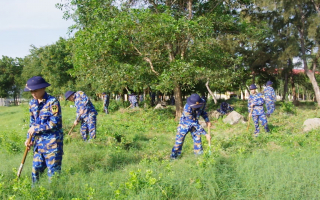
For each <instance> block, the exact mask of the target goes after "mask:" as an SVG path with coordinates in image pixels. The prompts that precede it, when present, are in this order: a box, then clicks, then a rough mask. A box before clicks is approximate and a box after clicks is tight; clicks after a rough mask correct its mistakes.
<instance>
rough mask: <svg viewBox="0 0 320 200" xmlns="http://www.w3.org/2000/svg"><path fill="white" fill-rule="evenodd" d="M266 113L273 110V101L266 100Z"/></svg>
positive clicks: (270, 112) (268, 113)
mask: <svg viewBox="0 0 320 200" xmlns="http://www.w3.org/2000/svg"><path fill="white" fill-rule="evenodd" d="M266 107H267V115H271V114H272V113H273V112H274V110H275V105H274V102H273V101H266Z"/></svg>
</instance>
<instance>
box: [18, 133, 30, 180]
mask: <svg viewBox="0 0 320 200" xmlns="http://www.w3.org/2000/svg"><path fill="white" fill-rule="evenodd" d="M31 139H32V137H29V138H28V140H27V144H29V143H30V141H31ZM28 152H29V149H28V147H27V146H26V149H25V150H24V154H23V158H22V161H21V164H20V167H19V170H18V173H17V176H18V178H20V175H21V172H22V169H23V165H24V162H25V161H26V158H27V155H28Z"/></svg>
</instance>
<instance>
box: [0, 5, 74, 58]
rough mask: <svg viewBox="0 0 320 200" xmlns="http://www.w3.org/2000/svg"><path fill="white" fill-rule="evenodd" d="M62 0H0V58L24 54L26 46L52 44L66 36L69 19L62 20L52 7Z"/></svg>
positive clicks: (56, 10)
mask: <svg viewBox="0 0 320 200" xmlns="http://www.w3.org/2000/svg"><path fill="white" fill-rule="evenodd" d="M63 2H64V1H62V0H0V59H1V58H2V56H3V55H4V56H9V57H13V58H15V57H25V56H26V55H28V54H30V52H29V50H30V49H31V47H30V45H35V46H36V47H42V46H46V45H50V44H54V43H55V42H56V41H58V39H59V37H63V38H68V37H69V36H68V34H67V32H68V27H69V26H71V25H72V24H73V21H71V20H69V21H66V20H64V19H62V17H63V12H62V11H61V10H59V9H57V8H56V7H55V4H56V3H63Z"/></svg>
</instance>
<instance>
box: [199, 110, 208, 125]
mask: <svg viewBox="0 0 320 200" xmlns="http://www.w3.org/2000/svg"><path fill="white" fill-rule="evenodd" d="M201 116H202V118H203V119H204V121H205V122H206V123H208V122H209V123H210V120H209V117H208V113H207V112H206V111H205V109H203V110H202V112H201Z"/></svg>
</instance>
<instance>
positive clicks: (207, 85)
mask: <svg viewBox="0 0 320 200" xmlns="http://www.w3.org/2000/svg"><path fill="white" fill-rule="evenodd" d="M206 87H207V90H208V91H209V93H210V94H211V96H212V99H213V100H214V104H217V99H216V97H215V96H214V95H213V93H212V91H211V90H210V88H209V78H208V79H207V82H206Z"/></svg>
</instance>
